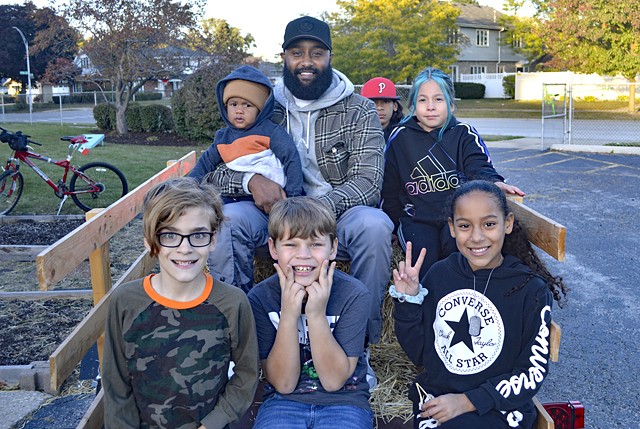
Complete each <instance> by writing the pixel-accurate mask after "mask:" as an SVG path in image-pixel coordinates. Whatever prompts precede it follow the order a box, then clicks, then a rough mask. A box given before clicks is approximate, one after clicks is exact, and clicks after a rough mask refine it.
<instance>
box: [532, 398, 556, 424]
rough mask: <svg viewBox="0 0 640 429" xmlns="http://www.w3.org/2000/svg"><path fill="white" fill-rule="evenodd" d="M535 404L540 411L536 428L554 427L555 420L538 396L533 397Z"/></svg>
mask: <svg viewBox="0 0 640 429" xmlns="http://www.w3.org/2000/svg"><path fill="white" fill-rule="evenodd" d="M533 404H534V405H535V407H536V410H537V411H538V418H537V419H536V425H535V429H554V428H555V427H556V425H555V423H554V422H553V419H552V418H551V416H550V415H549V413H548V412H547V410H545V409H544V407H543V406H542V404H541V403H540V401H539V400H538V398H536V397H535V396H534V397H533Z"/></svg>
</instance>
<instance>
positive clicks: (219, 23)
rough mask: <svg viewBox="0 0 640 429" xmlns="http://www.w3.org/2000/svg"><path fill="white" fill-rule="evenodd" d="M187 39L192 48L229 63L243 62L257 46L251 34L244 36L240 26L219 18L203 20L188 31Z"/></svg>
mask: <svg viewBox="0 0 640 429" xmlns="http://www.w3.org/2000/svg"><path fill="white" fill-rule="evenodd" d="M186 40H187V43H188V45H189V46H190V47H191V48H192V49H198V50H201V51H204V52H207V53H209V54H211V55H214V56H215V57H216V58H217V59H218V60H221V61H223V62H225V63H227V64H241V63H243V62H244V60H245V58H247V57H249V56H250V50H251V48H254V47H255V39H254V38H253V36H252V35H251V34H247V35H246V36H243V35H242V34H240V30H239V29H238V28H236V27H232V26H231V25H229V23H228V22H227V21H226V20H224V19H217V18H207V19H204V20H202V21H201V22H200V26H199V27H198V28H196V29H193V30H191V31H189V32H188V33H187V39H186Z"/></svg>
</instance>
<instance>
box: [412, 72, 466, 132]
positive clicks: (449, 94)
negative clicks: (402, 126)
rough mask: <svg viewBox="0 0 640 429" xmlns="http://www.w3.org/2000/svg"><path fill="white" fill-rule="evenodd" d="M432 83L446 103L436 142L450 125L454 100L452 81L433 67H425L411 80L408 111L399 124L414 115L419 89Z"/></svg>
mask: <svg viewBox="0 0 640 429" xmlns="http://www.w3.org/2000/svg"><path fill="white" fill-rule="evenodd" d="M430 80H432V81H434V82H435V83H437V84H438V86H439V87H440V89H441V90H442V93H443V94H444V98H445V100H446V102H447V120H446V121H445V123H444V124H442V128H441V129H440V133H438V140H442V135H443V134H444V130H445V129H446V128H447V127H448V126H449V123H451V119H452V118H453V112H452V107H453V101H454V100H455V98H456V93H455V89H454V87H453V81H452V80H451V77H450V76H449V75H448V74H446V73H445V72H443V71H442V70H440V69H436V68H433V67H427V68H426V69H424V70H422V71H421V72H420V73H418V75H417V76H416V78H415V79H414V80H413V85H412V86H411V91H409V111H408V112H407V115H406V116H405V117H404V118H402V121H401V122H400V123H405V122H407V121H408V120H409V119H411V118H412V117H413V116H414V115H415V113H416V104H417V100H418V93H419V92H420V87H421V86H422V85H423V84H424V83H425V82H428V81H430Z"/></svg>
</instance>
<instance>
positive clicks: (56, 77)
mask: <svg viewBox="0 0 640 429" xmlns="http://www.w3.org/2000/svg"><path fill="white" fill-rule="evenodd" d="M81 73H82V69H81V68H80V67H78V66H77V65H75V64H74V63H73V61H71V60H69V59H67V58H56V59H55V60H53V61H52V62H50V63H49V64H48V65H47V68H46V70H45V72H44V74H43V75H42V82H45V83H51V84H61V83H73V82H74V81H75V80H76V78H77V77H78V76H79V75H80V74H81Z"/></svg>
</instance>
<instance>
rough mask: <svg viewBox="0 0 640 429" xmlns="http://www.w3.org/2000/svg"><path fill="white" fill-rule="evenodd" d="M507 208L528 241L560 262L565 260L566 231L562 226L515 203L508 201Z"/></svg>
mask: <svg viewBox="0 0 640 429" xmlns="http://www.w3.org/2000/svg"><path fill="white" fill-rule="evenodd" d="M508 204H509V208H510V209H511V210H512V211H513V212H514V214H515V216H516V219H518V220H519V222H520V224H521V225H522V226H523V228H524V229H525V231H527V235H528V236H529V241H531V242H532V243H533V244H535V245H536V246H537V247H539V248H540V249H541V250H543V251H545V252H546V253H548V254H549V255H551V256H552V257H553V258H555V259H557V260H558V261H560V262H563V261H564V260H565V240H566V235H567V229H566V228H565V227H564V225H561V224H559V223H558V222H556V221H554V220H552V219H549V218H548V217H546V216H544V215H542V214H540V213H538V212H537V211H535V210H533V209H531V208H529V207H527V206H525V205H523V204H521V203H519V202H517V201H514V200H511V199H509V200H508Z"/></svg>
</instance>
